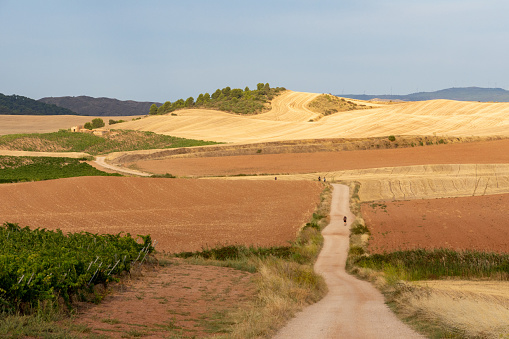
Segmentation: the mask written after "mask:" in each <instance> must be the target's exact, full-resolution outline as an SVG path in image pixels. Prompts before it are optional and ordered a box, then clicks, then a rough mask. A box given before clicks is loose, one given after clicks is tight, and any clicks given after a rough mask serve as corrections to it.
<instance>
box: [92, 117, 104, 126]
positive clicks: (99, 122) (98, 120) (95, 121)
mask: <svg viewBox="0 0 509 339" xmlns="http://www.w3.org/2000/svg"><path fill="white" fill-rule="evenodd" d="M101 127H104V121H103V119H101V118H95V119H92V128H101Z"/></svg>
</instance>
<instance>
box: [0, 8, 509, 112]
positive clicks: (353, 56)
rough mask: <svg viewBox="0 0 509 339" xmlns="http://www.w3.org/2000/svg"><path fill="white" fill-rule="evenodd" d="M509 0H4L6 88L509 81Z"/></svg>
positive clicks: (429, 87) (0, 18)
mask: <svg viewBox="0 0 509 339" xmlns="http://www.w3.org/2000/svg"><path fill="white" fill-rule="evenodd" d="M507 13H509V1H507V0H475V1H473V0H430V1H412V0H406V1H405V0H389V1H384V0H355V1H354V0H352V1H326V0H323V1H322V0H316V1H311V0H309V1H290V0H271V1H265V0H256V1H249V2H248V1H240V0H228V1H227V0H216V1H205V0H201V1H198V0H184V1H182V0H181V1H162V0H161V1H155V0H137V1H134V0H122V1H113V0H111V1H107V0H103V1H93V0H88V1H73V0H55V1H52V0H47V1H42V0H41V1H35V0H33V1H29V0H0V93H3V94H8V95H10V94H18V95H23V96H28V97H30V98H33V99H39V98H42V97H46V96H67V95H74V96H78V95H89V96H93V97H110V98H117V99H121V100H129V99H130V100H138V101H160V102H164V101H166V100H171V101H174V100H176V99H179V98H187V97H189V96H193V97H195V98H196V95H197V94H199V93H204V92H213V91H215V90H216V89H217V88H223V87H225V86H230V87H232V88H235V87H239V88H244V87H245V86H249V87H250V88H254V87H256V84H257V83H259V82H263V83H265V82H269V83H270V84H271V86H284V87H286V88H288V89H291V90H295V91H305V92H318V93H321V92H327V93H329V92H330V93H333V94H341V93H345V94H346V93H356V94H362V93H366V94H391V91H392V93H393V94H408V93H412V92H416V91H434V90H439V89H443V88H448V87H468V86H479V87H502V88H505V89H508V88H509V66H508V60H509V20H508V19H507Z"/></svg>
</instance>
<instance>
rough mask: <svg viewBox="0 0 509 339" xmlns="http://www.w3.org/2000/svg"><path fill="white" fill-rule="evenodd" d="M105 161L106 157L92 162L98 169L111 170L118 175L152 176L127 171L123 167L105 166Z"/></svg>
mask: <svg viewBox="0 0 509 339" xmlns="http://www.w3.org/2000/svg"><path fill="white" fill-rule="evenodd" d="M105 159H106V157H97V158H96V159H95V161H94V162H95V163H96V164H97V165H99V166H100V167H104V168H107V169H109V170H112V171H115V172H120V173H123V174H131V175H137V176H140V177H150V176H151V175H152V174H149V173H145V172H140V171H135V170H130V169H127V168H125V167H119V166H115V165H110V164H107V163H106V162H105ZM99 169H100V168H99Z"/></svg>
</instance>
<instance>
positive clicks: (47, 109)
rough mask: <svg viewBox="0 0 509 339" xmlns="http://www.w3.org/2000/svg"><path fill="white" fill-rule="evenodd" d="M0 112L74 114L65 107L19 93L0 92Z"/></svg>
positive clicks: (16, 113)
mask: <svg viewBox="0 0 509 339" xmlns="http://www.w3.org/2000/svg"><path fill="white" fill-rule="evenodd" d="M0 114H4V115H76V113H75V112H73V111H71V110H70V109H67V108H62V107H58V106H56V105H50V104H46V103H44V102H40V101H37V100H34V99H30V98H27V97H23V96H21V95H4V94H1V93H0Z"/></svg>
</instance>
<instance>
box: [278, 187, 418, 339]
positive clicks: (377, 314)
mask: <svg viewBox="0 0 509 339" xmlns="http://www.w3.org/2000/svg"><path fill="white" fill-rule="evenodd" d="M333 186H334V191H333V196H332V206H331V221H330V224H329V225H328V226H327V227H326V228H325V229H324V230H323V232H322V233H323V236H324V247H323V249H322V251H321V253H320V255H319V257H318V260H317V262H316V264H315V270H316V271H317V272H318V273H320V274H321V275H323V276H324V278H325V281H326V283H327V286H328V287H329V293H328V294H327V295H326V296H325V298H323V299H322V300H321V301H320V302H318V303H316V304H314V305H311V306H309V307H307V308H305V309H304V310H303V311H302V312H300V313H299V314H297V316H296V317H295V318H294V319H292V320H291V321H290V322H289V323H288V324H287V326H286V327H284V328H283V329H282V330H281V331H280V332H279V333H278V334H276V336H275V338H276V339H283V338H292V339H294V338H391V339H393V338H424V337H423V336H421V335H419V334H418V333H416V332H414V331H413V330H412V329H410V328H409V327H407V326H406V325H404V324H403V323H402V322H401V321H399V320H398V319H397V318H396V316H395V315H394V314H393V313H392V312H391V311H390V310H389V308H388V307H387V306H386V305H385V304H384V298H383V296H382V294H381V293H380V292H379V291H378V290H376V289H375V288H374V287H373V286H372V285H371V284H370V283H368V282H366V281H361V280H358V279H356V278H354V277H353V276H351V275H349V274H347V273H346V272H345V263H346V257H347V253H348V246H349V238H348V234H349V224H350V223H351V222H352V221H353V220H354V218H355V217H354V215H353V214H352V213H351V212H350V209H349V206H348V201H349V189H348V187H347V186H344V185H338V184H334V185H333ZM344 215H346V216H347V217H348V221H349V222H348V226H347V227H345V226H344V225H343V216H344Z"/></svg>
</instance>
